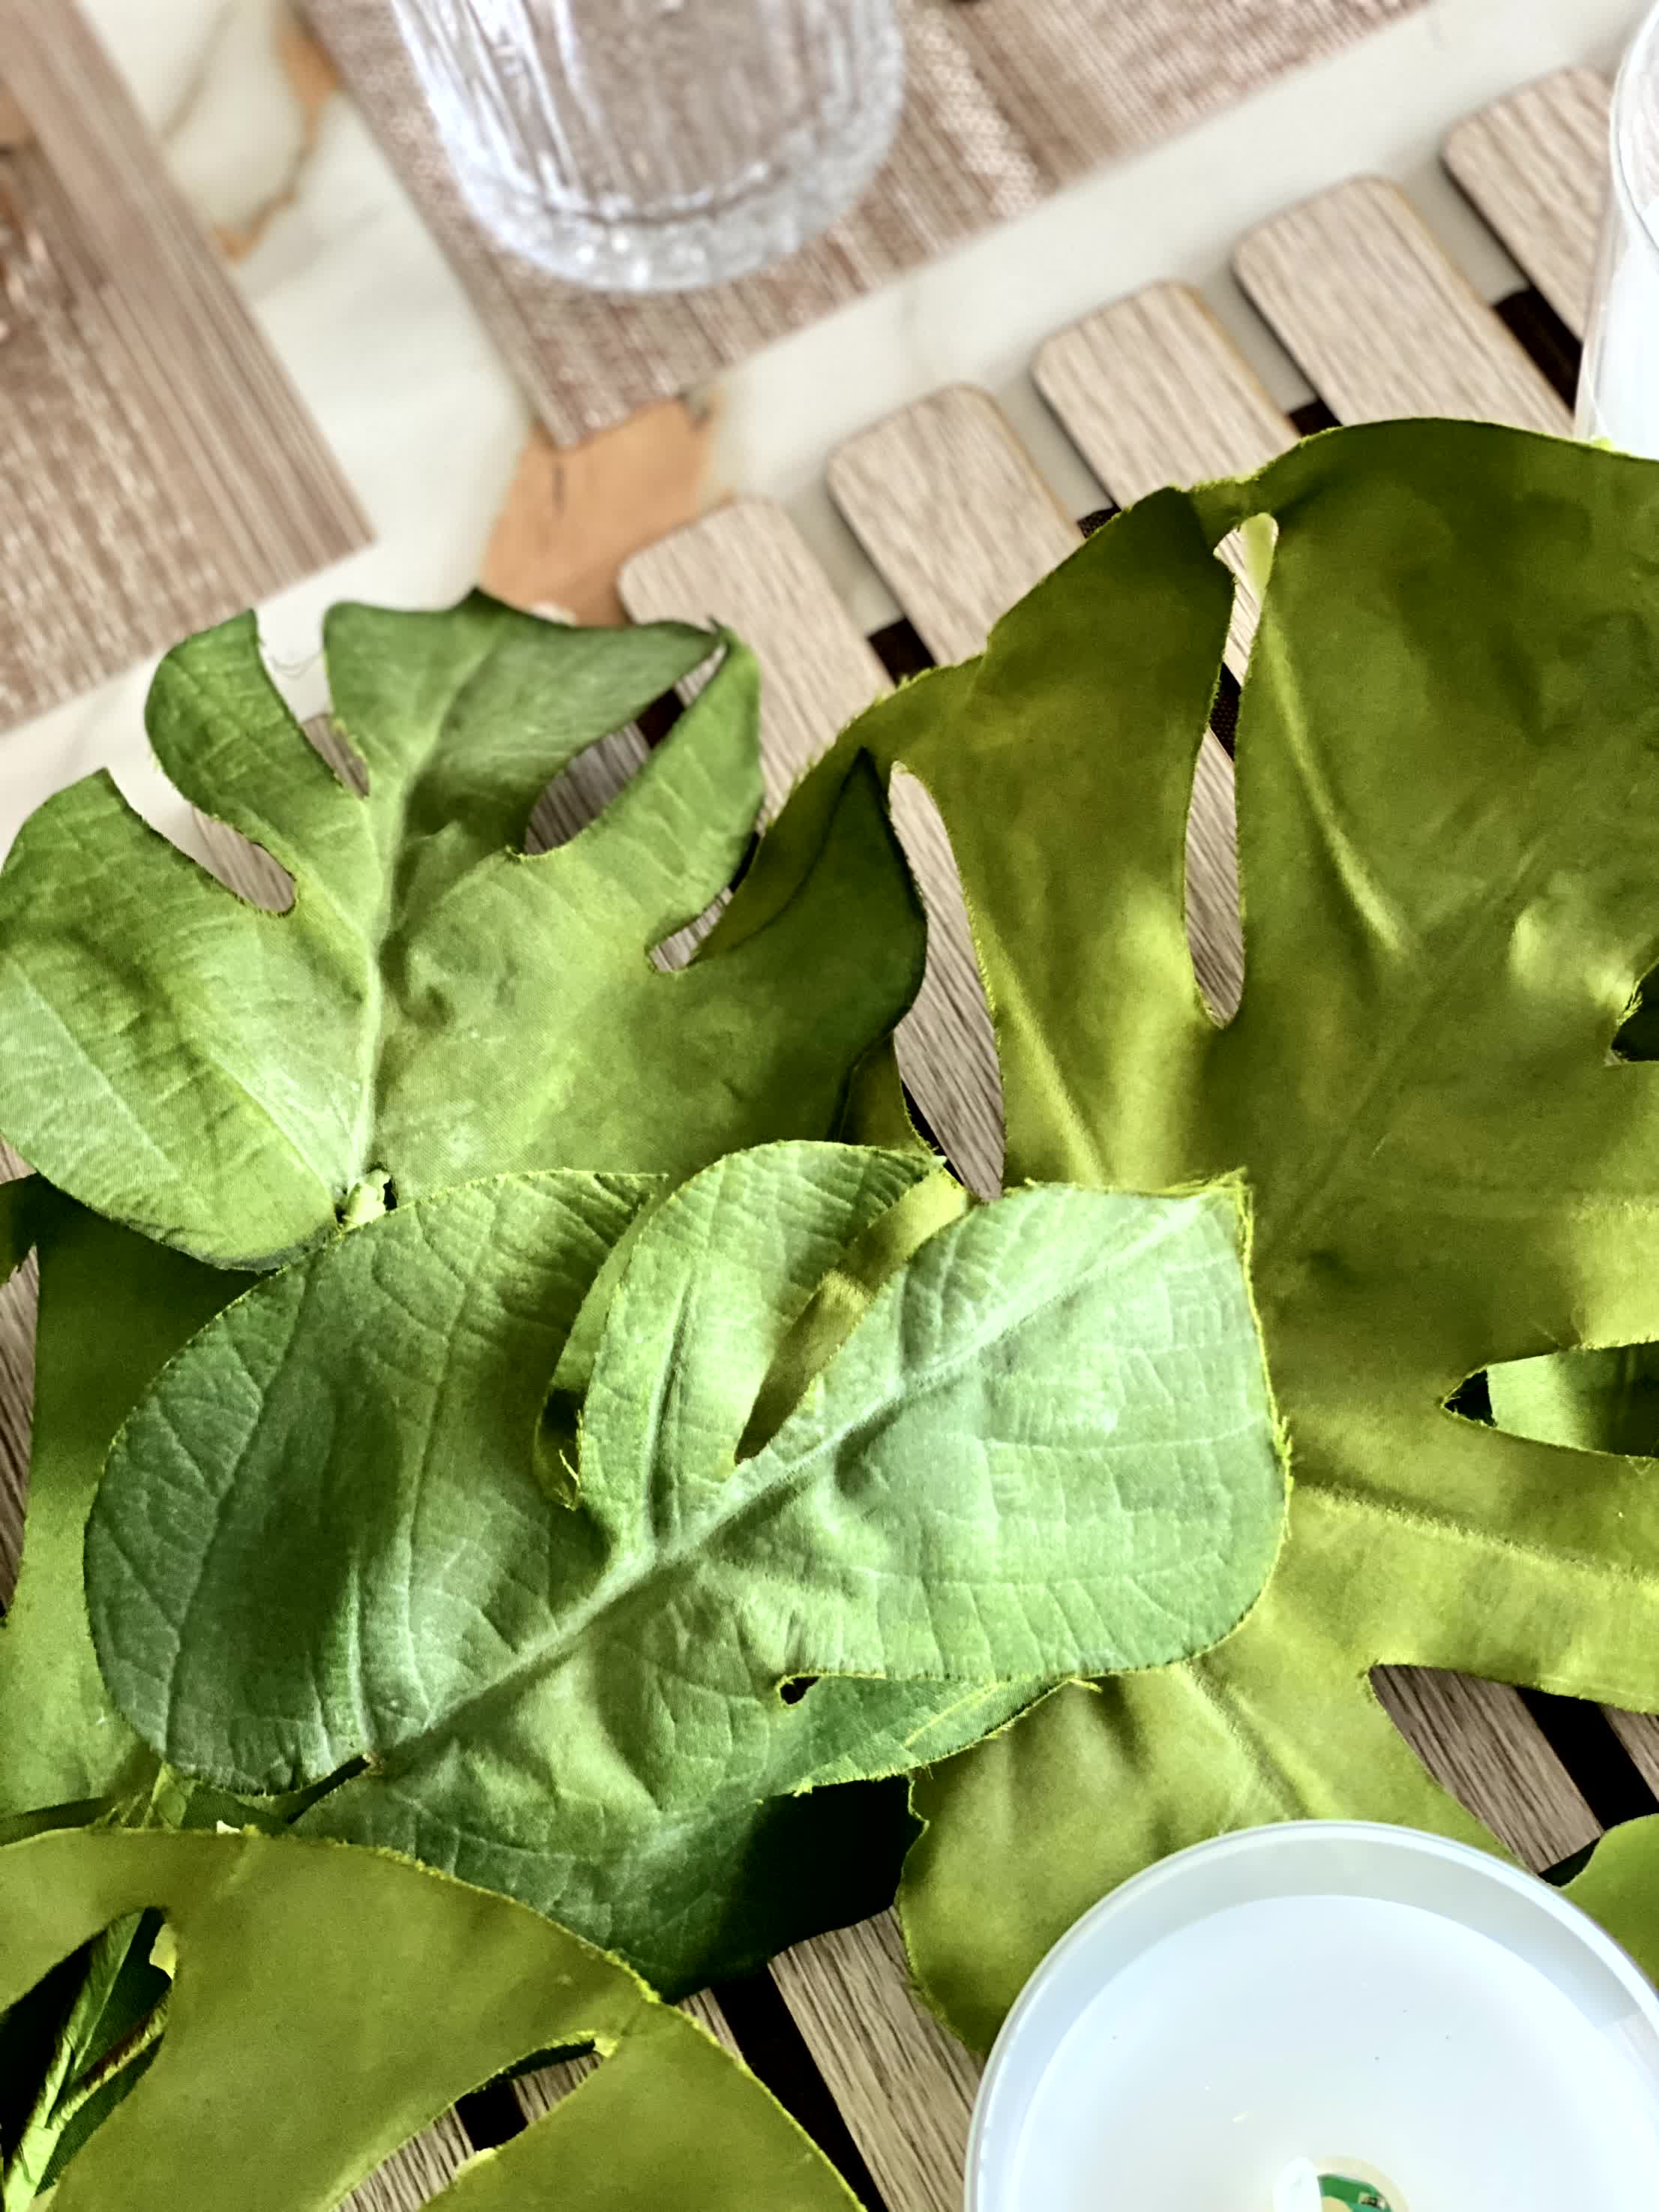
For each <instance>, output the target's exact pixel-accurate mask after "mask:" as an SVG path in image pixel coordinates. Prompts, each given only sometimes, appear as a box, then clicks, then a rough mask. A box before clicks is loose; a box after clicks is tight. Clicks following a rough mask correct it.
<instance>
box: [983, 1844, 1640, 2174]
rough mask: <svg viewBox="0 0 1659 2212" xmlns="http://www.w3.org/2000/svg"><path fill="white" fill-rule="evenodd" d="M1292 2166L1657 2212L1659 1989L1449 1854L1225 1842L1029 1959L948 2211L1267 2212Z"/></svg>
mask: <svg viewBox="0 0 1659 2212" xmlns="http://www.w3.org/2000/svg"><path fill="white" fill-rule="evenodd" d="M1298 2159H1306V2160H1310V2161H1311V2162H1312V2163H1313V2165H1314V2166H1315V2168H1316V2171H1318V2172H1340V2173H1342V2174H1344V2175H1346V2176H1349V2177H1351V2178H1352V2179H1355V2180H1363V2181H1366V2182H1370V2183H1372V2184H1375V2185H1377V2186H1379V2187H1380V2188H1381V2189H1382V2190H1383V2191H1384V2192H1385V2193H1386V2198H1387V2202H1388V2203H1389V2205H1390V2207H1391V2208H1392V2212H1613V2208H1614V2207H1615V2206H1616V2207H1619V2208H1621V2212H1622V2208H1623V2207H1624V2206H1625V2205H1626V2204H1630V2205H1632V2206H1634V2205H1638V2204H1648V2203H1659V1998H1656V1996H1655V1992H1654V1990H1653V1989H1652V1988H1651V1986H1650V1984H1648V1982H1647V1981H1646V1980H1645V1979H1644V1977H1643V1976H1642V1974H1641V1973H1640V1972H1639V1971H1638V1968H1637V1967H1636V1966H1635V1965H1634V1963H1633V1962H1632V1960H1630V1958H1629V1957H1627V1955H1626V1954H1625V1953H1624V1952H1623V1951H1622V1950H1621V1949H1620V1948H1619V1946H1618V1945H1617V1944H1616V1943H1614V1942H1613V1940H1612V1939H1611V1937H1609V1936H1607V1935H1605V1934H1604V1933H1603V1932H1602V1930H1601V1929H1600V1928H1598V1927H1597V1926H1596V1925H1595V1923H1594V1922H1593V1921H1592V1920H1590V1919H1589V1918H1588V1917H1587V1916H1586V1915H1585V1914H1583V1913H1582V1912H1580V1911H1578V1910H1577V1907H1576V1906H1575V1905H1571V1904H1569V1903H1568V1901H1567V1900H1566V1899H1565V1897H1563V1896H1562V1895H1561V1894H1560V1893H1559V1891H1556V1890H1553V1889H1552V1888H1550V1887H1548V1885H1547V1884H1546V1883H1544V1882H1541V1881H1536V1880H1535V1879H1534V1877H1533V1876H1532V1875H1528V1874H1524V1873H1522V1872H1521V1871H1520V1870H1519V1869H1516V1868H1513V1867H1509V1866H1506V1865H1504V1863H1502V1862H1501V1861H1500V1860H1498V1859H1495V1858H1491V1857H1487V1856H1486V1855H1485V1854H1484V1853H1482V1852H1480V1851H1477V1850H1469V1849H1468V1848H1467V1847H1466V1846H1464V1845H1462V1844H1453V1843H1448V1842H1446V1841H1444V1840H1443V1838H1439V1837H1437V1836H1429V1835H1421V1834H1419V1833H1417V1832H1415V1831H1413V1830H1411V1829H1406V1828H1391V1827H1381V1826H1371V1825H1370V1824H1367V1823H1362V1822H1349V1821H1317V1820H1314V1821H1295V1822H1289V1823H1286V1824H1285V1825H1284V1826H1279V1827H1267V1828H1253V1829H1248V1830H1246V1831H1244V1832H1242V1833H1240V1834H1237V1835H1231V1836H1224V1837H1221V1838H1218V1839H1217V1840H1216V1841H1215V1842H1213V1843H1208V1844H1199V1845H1198V1846H1196V1847H1195V1848H1194V1849H1193V1850H1187V1851H1182V1852H1180V1853H1178V1854H1177V1855H1176V1857H1173V1858H1170V1859H1166V1860H1164V1862H1163V1863H1162V1864H1160V1865H1158V1866H1156V1867H1152V1868H1150V1869H1148V1870H1147V1871H1146V1873H1145V1874H1143V1875H1138V1876H1137V1877H1136V1878H1135V1879H1134V1880H1133V1881H1129V1882H1126V1883H1125V1884H1124V1885H1123V1887H1121V1888H1120V1889H1118V1890H1116V1891H1115V1892H1114V1893H1113V1894H1112V1895H1111V1896H1109V1897H1108V1898H1106V1899H1104V1900H1103V1902H1102V1903H1101V1904H1099V1905H1097V1906H1096V1907H1095V1908H1094V1910H1093V1911H1091V1912H1090V1913H1087V1914H1085V1917H1083V1919H1081V1920H1080V1921H1079V1923H1078V1924H1077V1926H1076V1927H1075V1928H1073V1929H1072V1931H1071V1933H1070V1934H1069V1935H1067V1936H1065V1937H1064V1938H1063V1939H1062V1940H1061V1942H1059V1943H1058V1944H1056V1946H1055V1947H1054V1949H1053V1950H1052V1951H1051V1952H1050V1953H1049V1954H1048V1958H1047V1959H1046V1960H1044V1961H1043V1963H1042V1966H1040V1967H1039V1968H1038V1969H1037V1971H1036V1973H1035V1974H1034V1975H1033V1977H1032V1978H1031V1980H1030V1983H1029V1984H1027V1985H1026V1988H1025V1990H1024V1993H1023V1994H1022V1995H1021V1996H1020V1998H1019V2001H1018V2003H1017V2004H1016V2005H1015V2007H1014V2008H1013V2010H1012V2013H1011V2014H1010V2015H1009V2016H1008V2019H1007V2021H1006V2024H1005V2026H1004V2027H1003V2030H1002V2033H1001V2034H1000V2036H999V2038H998V2039H997V2043H996V2047H995V2049H994V2051H993V2052H992V2054H991V2060H990V2064H989V2066H988V2068H987V2071H986V2075H985V2080H984V2082H983V2085H982V2087H981V2091H980V2096H979V2101H978V2104H977V2106H976V2107H975V2114H974V2125H973V2131H972V2136H971V2137H970V2141H969V2157H968V2176H967V2205H968V2212H1273V2206H1274V2197H1275V2191H1276V2190H1277V2189H1278V2187H1279V2184H1280V2182H1281V2179H1283V2178H1284V2176H1285V2173H1286V2172H1287V2169H1289V2168H1291V2166H1293V2164H1294V2162H1295V2161H1296V2160H1298Z"/></svg>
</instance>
